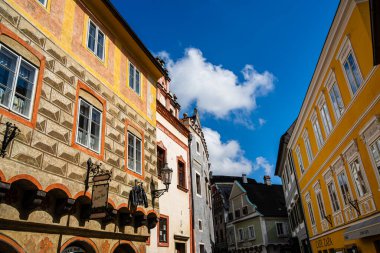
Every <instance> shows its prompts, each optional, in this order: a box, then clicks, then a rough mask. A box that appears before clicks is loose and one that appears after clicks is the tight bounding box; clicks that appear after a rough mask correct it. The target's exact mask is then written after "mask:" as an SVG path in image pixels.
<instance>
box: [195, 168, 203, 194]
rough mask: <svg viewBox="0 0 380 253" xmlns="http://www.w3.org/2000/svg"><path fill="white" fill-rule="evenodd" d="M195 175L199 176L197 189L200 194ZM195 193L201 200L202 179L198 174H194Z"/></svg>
mask: <svg viewBox="0 0 380 253" xmlns="http://www.w3.org/2000/svg"><path fill="white" fill-rule="evenodd" d="M197 175H198V176H199V188H200V191H201V192H200V194H199V193H198V185H197ZM195 192H196V194H197V196H198V197H200V198H202V177H201V174H200V173H199V172H197V171H196V172H195Z"/></svg>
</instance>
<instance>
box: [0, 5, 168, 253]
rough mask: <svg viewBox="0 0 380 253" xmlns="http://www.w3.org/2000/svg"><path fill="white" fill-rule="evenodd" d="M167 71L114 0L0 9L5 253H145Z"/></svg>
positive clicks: (152, 220) (0, 224)
mask: <svg viewBox="0 0 380 253" xmlns="http://www.w3.org/2000/svg"><path fill="white" fill-rule="evenodd" d="M166 75H167V73H166V72H165V70H164V69H163V67H162V66H161V64H160V63H159V62H158V61H156V59H155V58H154V57H153V56H152V55H151V53H150V52H149V51H148V50H147V48H146V47H145V46H144V45H143V43H142V42H141V41H140V39H139V38H138V37H137V35H136V34H135V33H134V32H133V31H132V29H131V28H130V27H129V25H128V24H127V23H126V22H125V21H124V19H123V18H122V17H121V16H120V14H119V13H118V12H117V10H116V9H115V8H114V7H113V6H112V5H111V3H110V1H108V0H4V1H0V123H1V125H0V132H1V135H0V140H1V141H2V150H1V156H3V158H0V159H1V162H0V163H1V166H0V252H7V253H15V252H19V253H21V252H31V253H34V252H46V253H50V252H63V253H69V252H70V253H71V252H91V253H96V252H104V253H108V252H109V253H112V252H140V253H141V252H145V246H146V240H147V239H148V237H149V230H150V229H151V228H153V227H155V225H156V222H157V218H158V216H159V209H158V200H157V199H156V202H157V203H156V205H153V204H152V194H151V192H150V189H151V187H150V186H151V185H156V186H157V185H158V178H157V169H156V163H157V159H156V82H157V81H158V80H159V79H160V78H161V77H163V76H166ZM15 136H16V137H15ZM13 137H15V138H13ZM143 191H144V192H145V193H146V194H143V193H142V192H143ZM136 192H139V193H141V194H140V195H138V194H137V193H136ZM144 195H146V198H144ZM130 196H131V197H130ZM141 196H143V197H141ZM136 198H138V200H136ZM140 200H141V201H140Z"/></svg>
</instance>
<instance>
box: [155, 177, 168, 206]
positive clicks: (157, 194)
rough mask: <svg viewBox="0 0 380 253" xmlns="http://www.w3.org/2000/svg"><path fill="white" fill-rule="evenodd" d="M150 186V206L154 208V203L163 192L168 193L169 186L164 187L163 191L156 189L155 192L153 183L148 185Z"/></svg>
mask: <svg viewBox="0 0 380 253" xmlns="http://www.w3.org/2000/svg"><path fill="white" fill-rule="evenodd" d="M150 185H151V189H152V190H151V191H150V193H151V195H152V206H153V208H154V201H155V200H156V199H158V198H160V197H161V196H162V195H163V194H164V193H165V192H168V191H169V185H166V188H165V189H157V190H155V189H154V188H155V186H154V183H153V181H152V183H151V184H150Z"/></svg>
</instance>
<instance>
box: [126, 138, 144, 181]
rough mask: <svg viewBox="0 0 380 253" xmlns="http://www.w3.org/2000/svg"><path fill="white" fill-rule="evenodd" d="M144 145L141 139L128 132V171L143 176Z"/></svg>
mask: <svg viewBox="0 0 380 253" xmlns="http://www.w3.org/2000/svg"><path fill="white" fill-rule="evenodd" d="M141 160H142V144H141V139H140V138H138V137H137V136H135V135H134V134H133V133H131V132H128V169H129V170H131V171H133V172H136V173H137V174H140V175H141V174H142V164H141Z"/></svg>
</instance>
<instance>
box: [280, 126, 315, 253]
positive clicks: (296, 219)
mask: <svg viewBox="0 0 380 253" xmlns="http://www.w3.org/2000/svg"><path fill="white" fill-rule="evenodd" d="M294 125H295V122H294V123H293V124H292V125H291V126H290V128H289V129H288V130H287V131H286V132H285V133H284V134H283V135H282V136H281V139H280V145H279V149H278V155H277V162H276V170H275V173H274V174H275V175H276V176H279V177H281V180H282V187H283V191H284V196H285V202H286V209H287V212H288V217H289V225H290V230H291V237H292V238H291V246H292V252H311V248H310V243H309V239H308V234H307V228H306V225H305V215H304V210H303V208H302V203H301V198H300V194H299V187H298V183H297V179H296V174H295V170H294V162H293V157H292V153H291V150H290V149H289V148H288V146H287V145H288V142H289V139H290V136H291V135H292V132H293V129H294Z"/></svg>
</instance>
